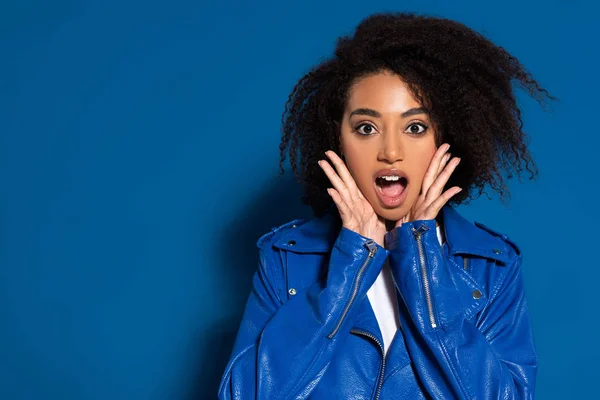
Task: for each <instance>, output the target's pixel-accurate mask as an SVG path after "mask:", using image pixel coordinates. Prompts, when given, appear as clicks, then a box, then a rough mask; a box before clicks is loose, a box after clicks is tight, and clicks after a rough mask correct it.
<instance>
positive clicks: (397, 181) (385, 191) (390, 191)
mask: <svg viewBox="0 0 600 400" xmlns="http://www.w3.org/2000/svg"><path fill="white" fill-rule="evenodd" d="M407 185H408V179H406V177H404V176H398V175H386V176H378V177H377V178H375V186H377V190H378V191H379V193H380V194H382V195H383V196H385V197H389V198H396V197H399V196H400V195H401V194H402V193H403V192H404V189H406V186H407Z"/></svg>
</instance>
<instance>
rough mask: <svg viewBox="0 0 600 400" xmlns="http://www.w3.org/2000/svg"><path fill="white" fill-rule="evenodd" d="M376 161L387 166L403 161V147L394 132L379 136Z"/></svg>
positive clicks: (400, 139)
mask: <svg viewBox="0 0 600 400" xmlns="http://www.w3.org/2000/svg"><path fill="white" fill-rule="evenodd" d="M377 160H378V161H383V162H387V163H389V164H393V163H395V162H396V161H402V160H404V145H403V143H402V137H401V135H399V134H398V133H396V132H390V133H384V134H383V135H381V146H380V148H379V153H378V154H377Z"/></svg>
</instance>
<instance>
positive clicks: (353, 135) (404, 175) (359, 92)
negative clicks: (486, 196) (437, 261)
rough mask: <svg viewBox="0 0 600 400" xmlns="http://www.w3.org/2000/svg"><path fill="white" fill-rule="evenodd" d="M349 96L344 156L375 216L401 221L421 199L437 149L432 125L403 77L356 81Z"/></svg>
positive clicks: (342, 134) (343, 125)
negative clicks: (425, 180)
mask: <svg viewBox="0 0 600 400" xmlns="http://www.w3.org/2000/svg"><path fill="white" fill-rule="evenodd" d="M348 94H349V98H348V101H347V104H346V108H345V110H344V115H343V117H342V123H341V132H340V142H341V150H342V155H343V156H344V158H345V160H346V165H347V166H348V169H349V170H350V173H351V174H352V176H353V177H354V180H355V181H356V184H357V185H358V187H359V189H360V190H361V191H362V193H363V194H364V196H365V197H366V198H367V200H368V201H369V203H370V204H371V205H372V206H373V209H374V210H375V212H376V213H377V214H378V215H380V216H381V217H383V218H385V219H386V220H389V221H397V220H399V219H401V218H402V217H403V216H404V215H406V213H408V212H409V211H410V209H411V207H412V206H413V204H414V203H415V201H416V199H417V197H418V196H419V192H420V190H421V184H422V182H423V177H424V176H425V172H426V171H427V168H428V167H429V163H430V162H431V159H432V158H433V155H434V153H435V151H436V149H437V146H436V143H435V132H434V130H433V127H432V123H431V120H430V119H429V115H428V114H427V112H426V111H425V110H424V109H423V108H422V105H421V104H419V103H418V102H417V101H416V100H415V98H414V97H413V96H412V94H411V93H410V91H409V89H408V87H407V85H406V84H405V83H404V82H403V81H402V79H401V77H399V76H398V75H395V74H393V73H391V72H381V73H377V74H375V75H369V76H367V77H364V78H362V79H360V80H358V81H357V82H356V83H354V85H353V86H352V87H351V88H350V91H349V93H348Z"/></svg>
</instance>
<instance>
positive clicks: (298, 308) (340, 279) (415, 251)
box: [219, 205, 537, 400]
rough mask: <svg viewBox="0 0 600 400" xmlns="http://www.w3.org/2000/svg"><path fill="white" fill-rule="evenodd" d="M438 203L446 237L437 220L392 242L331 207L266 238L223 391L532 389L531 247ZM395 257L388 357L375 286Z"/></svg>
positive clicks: (470, 393) (412, 226)
mask: <svg viewBox="0 0 600 400" xmlns="http://www.w3.org/2000/svg"><path fill="white" fill-rule="evenodd" d="M332 211H333V210H332ZM440 212H441V218H442V227H443V229H444V233H445V239H446V240H445V242H444V244H443V245H442V246H440V243H439V241H438V238H437V235H436V224H435V220H418V221H412V222H409V223H405V224H403V225H402V226H401V227H399V228H395V229H394V230H392V231H390V232H388V233H387V235H386V237H385V248H383V247H381V246H379V245H377V244H376V243H375V242H374V241H372V240H370V239H368V238H366V237H363V236H361V235H359V234H358V233H356V232H353V231H351V230H348V229H346V228H341V227H340V225H339V217H337V216H336V215H334V214H333V212H330V213H329V214H327V215H326V216H324V217H322V218H315V219H312V220H309V221H303V220H296V221H292V222H290V223H288V224H285V225H282V226H280V227H278V228H274V229H273V230H272V231H271V232H269V233H268V234H266V235H265V236H263V237H262V238H260V239H259V241H258V243H257V244H258V247H259V249H260V252H259V254H260V263H259V267H258V270H257V272H256V274H255V275H254V279H253V287H252V291H251V293H250V296H249V298H248V301H247V304H246V309H245V313H244V316H243V319H242V322H241V326H240V328H239V331H238V334H237V338H236V342H235V345H234V348H233V353H232V355H231V358H230V360H229V363H228V365H227V368H226V370H225V373H224V375H223V379H222V381H221V385H220V388H219V398H220V399H269V400H273V399H305V398H310V399H410V400H414V399H424V398H434V399H504V400H506V399H530V398H533V393H534V387H535V376H536V371H537V357H536V352H535V347H534V342H533V334H532V329H531V323H530V319H529V313H528V311H527V301H526V298H525V293H524V290H523V281H522V274H521V258H522V256H521V253H520V251H519V249H518V247H517V246H516V245H515V244H514V243H513V242H512V241H510V240H509V239H508V237H507V236H506V235H502V234H500V233H497V232H495V231H493V230H491V229H489V228H487V227H486V226H484V225H482V224H480V223H477V222H475V223H471V222H469V221H468V220H466V219H465V218H463V217H462V216H461V215H460V214H459V213H458V212H457V211H456V210H455V209H454V208H452V207H451V206H449V205H446V206H444V208H443V209H442V210H441V211H440ZM336 221H337V222H336ZM386 258H389V263H390V267H391V270H392V275H393V277H394V281H395V284H396V289H397V293H398V303H399V314H400V315H399V316H400V322H401V326H402V328H401V330H399V331H398V333H397V334H396V336H395V337H394V340H393V341H392V343H391V347H390V349H389V352H388V354H387V356H386V357H384V355H383V354H384V349H383V345H382V343H383V340H382V337H381V333H380V331H379V327H378V324H377V319H376V318H375V315H374V313H373V310H372V308H371V305H370V302H369V300H368V297H367V296H366V294H367V290H368V289H369V288H370V287H371V285H372V284H373V282H374V281H375V279H376V278H377V275H378V274H379V272H380V270H381V268H382V266H383V264H384V261H385V259H386Z"/></svg>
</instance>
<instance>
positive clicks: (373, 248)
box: [327, 240, 377, 339]
mask: <svg viewBox="0 0 600 400" xmlns="http://www.w3.org/2000/svg"><path fill="white" fill-rule="evenodd" d="M364 246H365V247H366V248H367V249H368V250H369V256H368V257H367V259H366V260H365V262H364V263H363V265H362V266H361V267H360V269H359V270H358V274H357V275H356V280H355V281H354V289H353V290H352V296H350V301H348V304H346V308H345V309H344V312H343V313H342V316H341V317H340V320H339V321H338V323H337V325H336V326H335V329H334V330H333V332H331V333H330V334H329V336H327V337H328V338H329V339H331V338H332V337H334V336H335V334H336V333H337V331H338V330H339V329H340V326H342V322H344V319H345V318H346V314H348V311H349V310H350V306H351V305H352V303H353V302H354V299H355V298H356V294H357V293H358V286H359V285H360V278H362V275H363V273H364V272H365V269H366V268H367V266H368V265H369V264H370V263H371V260H372V259H373V257H375V253H377V245H376V244H375V242H374V241H373V240H368V241H366V242H365V244H364Z"/></svg>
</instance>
